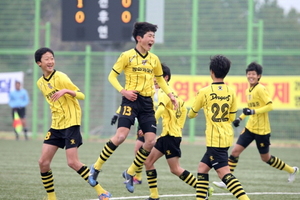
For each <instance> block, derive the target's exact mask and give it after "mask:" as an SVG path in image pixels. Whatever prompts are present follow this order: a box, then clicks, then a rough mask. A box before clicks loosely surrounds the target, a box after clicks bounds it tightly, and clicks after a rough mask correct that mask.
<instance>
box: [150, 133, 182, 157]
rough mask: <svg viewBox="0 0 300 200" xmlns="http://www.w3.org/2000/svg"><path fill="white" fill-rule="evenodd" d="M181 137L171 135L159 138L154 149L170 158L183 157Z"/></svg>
mask: <svg viewBox="0 0 300 200" xmlns="http://www.w3.org/2000/svg"><path fill="white" fill-rule="evenodd" d="M180 143H181V137H174V136H170V135H166V136H162V137H159V138H158V139H157V141H156V144H155V145H154V147H155V148H156V149H157V150H158V151H160V152H161V153H163V154H164V155H165V157H166V159H168V158H173V157H181V150H180Z"/></svg>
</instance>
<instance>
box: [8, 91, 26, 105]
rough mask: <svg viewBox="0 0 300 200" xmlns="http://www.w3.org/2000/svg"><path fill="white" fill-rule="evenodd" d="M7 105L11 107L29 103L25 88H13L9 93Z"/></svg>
mask: <svg viewBox="0 0 300 200" xmlns="http://www.w3.org/2000/svg"><path fill="white" fill-rule="evenodd" d="M8 104H9V106H10V107H11V108H19V107H26V106H27V105H28V104H29V96H28V93H27V91H26V90H25V89H23V88H22V89H20V90H15V91H12V92H10V93H9V102H8Z"/></svg>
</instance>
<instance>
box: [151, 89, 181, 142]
mask: <svg viewBox="0 0 300 200" xmlns="http://www.w3.org/2000/svg"><path fill="white" fill-rule="evenodd" d="M172 91H173V95H174V97H175V98H176V99H177V102H178V108H177V109H176V110H174V105H173V104H172V102H171V100H170V98H169V97H168V95H167V94H166V93H165V92H164V91H163V90H162V89H160V90H159V91H158V108H157V110H156V112H155V118H156V119H157V120H158V118H159V117H161V118H162V133H161V136H166V135H170V136H174V137H182V129H183V127H184V124H185V121H186V115H187V108H186V106H185V104H184V101H183V100H182V99H181V98H180V97H178V95H176V94H175V92H174V90H172Z"/></svg>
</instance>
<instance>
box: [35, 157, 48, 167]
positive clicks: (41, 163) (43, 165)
mask: <svg viewBox="0 0 300 200" xmlns="http://www.w3.org/2000/svg"><path fill="white" fill-rule="evenodd" d="M38 163H39V166H40V169H45V168H49V167H50V161H47V160H44V159H41V158H40V159H39V160H38Z"/></svg>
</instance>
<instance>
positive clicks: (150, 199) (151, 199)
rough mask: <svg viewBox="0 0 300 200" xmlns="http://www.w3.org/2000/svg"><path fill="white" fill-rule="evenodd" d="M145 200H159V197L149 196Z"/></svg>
mask: <svg viewBox="0 0 300 200" xmlns="http://www.w3.org/2000/svg"><path fill="white" fill-rule="evenodd" d="M145 200H159V198H157V199H153V198H151V197H149V198H147V199H145Z"/></svg>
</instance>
